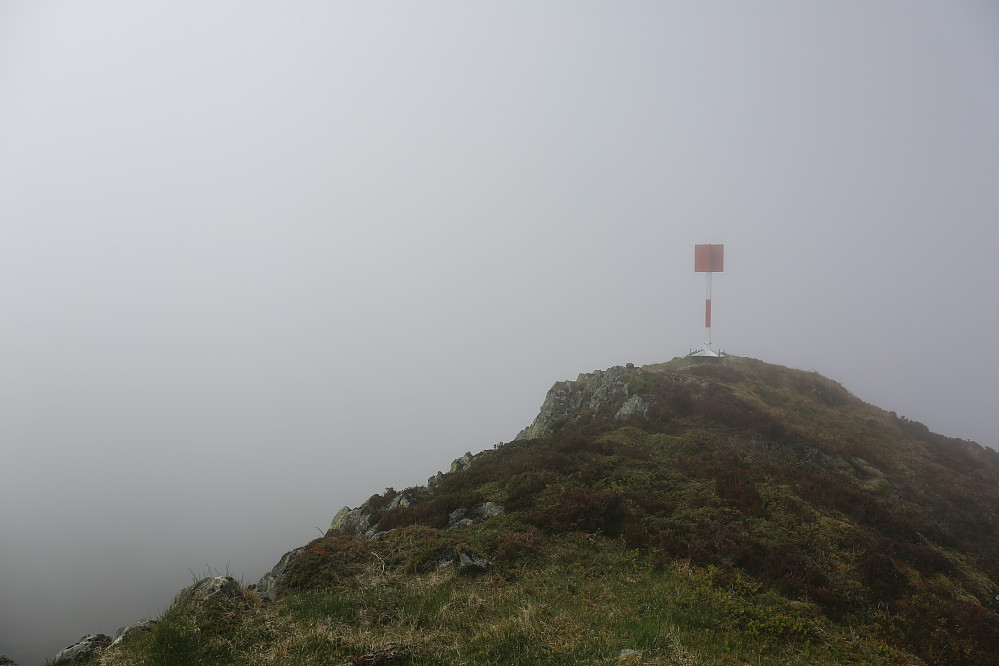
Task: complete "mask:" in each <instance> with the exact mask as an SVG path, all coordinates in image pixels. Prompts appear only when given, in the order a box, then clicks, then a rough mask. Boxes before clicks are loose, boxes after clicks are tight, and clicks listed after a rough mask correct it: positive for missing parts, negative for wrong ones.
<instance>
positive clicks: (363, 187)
mask: <svg viewBox="0 0 999 666" xmlns="http://www.w3.org/2000/svg"><path fill="white" fill-rule="evenodd" d="M997 31H999V12H997V10H996V8H995V7H994V6H993V5H992V4H991V3H986V2H958V3H948V5H947V6H946V7H944V6H940V5H937V4H933V3H925V2H916V3H909V4H908V5H906V6H905V7H904V8H902V7H898V6H894V5H887V4H884V5H871V4H870V3H861V2H847V3H836V4H829V5H828V6H820V7H816V6H807V7H806V6H801V5H798V4H794V3H784V2H763V3H752V4H749V5H747V4H744V3H721V4H714V5H711V6H703V7H702V6H697V7H694V6H687V5H683V4H679V3H676V4H671V3H627V4H623V5H622V4H613V5H612V4H599V3H578V2H573V3H569V2H551V3H542V4H540V5H539V4H538V3H527V2H505V3H495V4H474V5H469V3H463V2H439V3H431V4H422V3H421V4H419V5H416V4H404V3H388V4H384V3H382V4H377V5H373V4H371V3H336V4H329V3H320V2H304V1H303V2H290V3H281V4H280V5H277V4H275V5H259V4H252V5H248V4H247V3H237V2H213V3H201V2H198V3H193V2H179V3H155V4H154V3H141V4H136V3H127V2H116V1H112V0H93V1H85V2H77V3H72V4H66V3H61V4H59V5H55V4H48V3H45V4H42V3H32V2H18V1H13V2H6V3H4V4H3V5H0V145H2V146H3V148H2V150H0V183H2V185H0V303H2V304H3V327H2V333H0V339H2V341H3V345H2V346H0V363H2V368H3V372H2V373H0V399H2V400H0V404H2V405H3V407H2V410H3V416H2V419H0V442H2V454H3V455H2V467H0V468H2V469H3V472H4V474H3V476H4V481H3V484H0V534H2V541H0V543H2V547H0V548H2V554H0V580H2V581H3V587H4V591H3V594H2V595H0V653H7V654H8V655H10V656H11V657H13V658H14V659H15V660H17V661H18V662H19V663H20V664H21V666H34V665H35V664H41V663H43V658H44V656H48V657H52V656H54V654H55V652H56V651H57V650H58V649H59V648H61V647H63V646H64V645H67V644H69V643H71V642H73V641H75V640H76V639H77V638H78V637H79V636H80V635H82V634H84V633H87V632H98V631H101V632H106V633H110V632H113V631H114V630H115V629H116V628H117V627H118V626H120V625H122V624H125V623H127V622H129V621H131V620H134V619H136V618H138V617H140V616H147V615H154V616H155V615H156V614H158V613H159V612H161V611H162V610H163V609H165V607H166V606H167V605H168V604H169V603H170V601H171V599H172V595H173V594H174V593H175V592H176V591H177V590H179V589H180V588H181V587H183V586H184V585H186V584H188V583H189V582H190V579H191V576H192V572H193V574H194V575H197V574H200V573H204V572H206V571H208V570H222V571H224V570H225V568H226V567H227V566H228V567H229V568H230V570H231V572H232V573H234V574H235V575H237V576H240V575H242V576H244V577H245V579H246V580H247V582H250V581H253V580H256V579H257V578H258V577H259V576H260V575H261V574H262V573H264V571H265V570H266V569H268V568H269V567H270V566H271V565H272V564H273V563H274V562H276V561H277V559H278V558H279V557H280V556H281V554H282V553H283V552H284V551H285V550H288V549H290V548H292V547H294V546H297V545H299V544H301V543H304V542H306V541H308V540H309V539H311V538H313V537H314V536H318V533H317V531H316V528H317V527H318V528H319V529H320V530H324V529H325V528H326V527H327V526H328V524H329V520H330V518H331V517H332V515H333V514H334V513H335V512H336V510H337V509H339V508H340V507H341V506H343V505H344V504H350V505H352V506H356V505H357V504H360V502H362V501H363V500H364V499H366V498H367V497H368V496H369V495H371V494H372V493H374V492H380V491H381V490H382V489H383V488H384V487H385V486H394V487H396V488H402V487H406V486H411V485H416V484H420V483H424V482H425V480H426V478H427V477H428V476H430V475H432V474H433V473H435V472H436V471H437V470H438V469H446V468H447V466H448V464H449V463H450V461H451V460H452V459H453V458H455V457H457V456H459V455H461V454H462V453H464V452H465V451H466V450H472V451H478V450H481V449H484V448H488V447H489V446H491V445H492V444H494V443H496V442H498V441H501V440H509V439H512V438H513V437H514V435H516V433H517V432H518V431H519V430H520V429H521V428H522V427H524V426H525V425H527V424H528V423H530V421H531V420H532V419H533V417H534V416H535V414H536V413H537V409H538V407H539V406H540V404H541V401H542V399H543V397H544V393H545V391H546V390H547V389H548V387H549V386H550V385H551V384H552V383H553V382H554V381H556V380H560V379H566V378H575V376H576V375H577V374H578V373H580V372H588V371H591V370H593V369H598V368H606V367H609V366H612V365H616V364H624V363H626V362H633V363H636V364H643V363H654V362H659V361H664V360H668V359H669V358H671V357H673V356H677V355H682V354H685V353H687V352H688V351H689V350H690V349H691V348H692V347H696V346H699V345H700V343H701V342H702V340H703V329H702V327H701V325H702V322H703V295H704V278H703V275H700V274H695V273H694V272H693V246H694V244H695V243H725V245H726V258H725V259H726V261H725V272H724V273H722V274H717V275H715V276H714V288H713V296H714V299H713V319H714V341H715V342H716V344H717V346H720V347H721V348H723V349H726V350H728V351H729V352H731V353H735V354H739V355H746V356H754V357H757V358H761V359H764V360H767V361H771V362H775V363H781V364H785V365H789V366H793V367H800V368H805V369H815V370H818V371H819V372H821V373H823V374H825V375H827V376H830V377H832V378H834V379H836V380H838V381H841V382H842V383H843V384H844V385H845V386H846V387H847V388H848V389H850V390H852V391H854V392H855V393H856V394H857V395H858V396H859V397H861V398H863V399H865V400H868V401H870V402H873V403H875V404H877V405H879V406H881V407H884V408H886V409H891V410H896V411H898V412H899V413H900V414H904V415H906V416H908V417H910V418H914V419H917V420H920V421H923V422H925V423H926V424H927V425H928V426H930V428H931V429H933V430H935V431H939V432H942V433H944V434H948V435H952V436H958V437H965V438H971V439H975V440H977V441H979V442H980V443H982V444H985V445H989V446H992V447H996V446H999V428H997V426H996V424H995V419H994V417H993V414H992V410H993V403H994V401H995V396H996V395H997V394H999V390H997V387H999V381H997V379H996V378H997V377H999V356H997V354H996V353H995V351H994V350H992V349H991V348H990V344H991V341H992V340H994V339H996V338H997V337H999V315H997V311H996V308H995V304H994V301H995V294H996V289H997V286H999V269H997V268H996V266H997V263H996V261H995V260H994V257H995V256H996V254H997V251H999V233H997V232H996V231H995V223H996V221H997V220H999V190H997V188H996V187H995V174H996V173H999V129H997V125H996V123H995V118H997V117H999V42H997V41H996V40H995V39H994V36H995V35H996V34H997Z"/></svg>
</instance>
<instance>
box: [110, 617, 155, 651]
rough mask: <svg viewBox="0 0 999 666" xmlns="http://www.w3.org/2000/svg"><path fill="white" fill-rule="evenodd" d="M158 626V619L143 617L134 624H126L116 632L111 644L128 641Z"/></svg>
mask: <svg viewBox="0 0 999 666" xmlns="http://www.w3.org/2000/svg"><path fill="white" fill-rule="evenodd" d="M155 626H156V620H149V619H142V620H137V621H135V622H133V623H132V624H129V625H126V626H124V627H122V628H121V629H119V630H118V631H116V632H115V633H114V638H112V639H111V645H118V644H119V643H127V642H128V641H130V640H132V639H134V638H138V637H139V636H141V635H142V634H147V633H149V632H150V631H152V630H153V627H155Z"/></svg>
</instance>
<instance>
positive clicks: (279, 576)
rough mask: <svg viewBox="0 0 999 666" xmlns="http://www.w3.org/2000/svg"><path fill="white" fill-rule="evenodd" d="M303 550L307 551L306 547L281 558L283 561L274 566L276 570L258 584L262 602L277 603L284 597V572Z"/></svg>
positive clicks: (258, 594) (273, 569)
mask: <svg viewBox="0 0 999 666" xmlns="http://www.w3.org/2000/svg"><path fill="white" fill-rule="evenodd" d="M303 550H305V546H300V547H299V548H296V549H295V550H289V551H288V552H287V553H285V554H284V555H282V556H281V559H280V560H278V563H277V564H275V565H274V568H272V569H271V570H270V571H268V572H267V573H265V574H264V575H263V576H262V577H261V578H260V581H259V582H258V583H257V596H258V597H260V599H261V600H262V601H277V600H278V599H280V598H281V597H282V596H284V592H285V584H284V572H285V570H286V569H287V568H288V565H289V564H291V562H292V560H294V559H295V558H296V557H298V556H299V554H300V553H301V552H302V551H303Z"/></svg>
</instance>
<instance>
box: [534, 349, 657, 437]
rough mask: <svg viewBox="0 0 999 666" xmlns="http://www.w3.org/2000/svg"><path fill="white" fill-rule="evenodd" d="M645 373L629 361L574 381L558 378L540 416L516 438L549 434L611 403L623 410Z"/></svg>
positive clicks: (593, 414) (589, 416) (583, 375)
mask: <svg viewBox="0 0 999 666" xmlns="http://www.w3.org/2000/svg"><path fill="white" fill-rule="evenodd" d="M641 373H642V369H641V368H636V367H635V366H634V365H632V364H630V363H629V364H628V365H627V366H620V365H616V366H614V367H613V368H609V369H607V370H596V371H594V372H591V373H584V374H581V375H579V377H577V378H576V381H574V382H573V381H562V382H555V384H554V386H552V387H551V389H549V390H548V394H547V395H546V396H545V402H544V404H542V405H541V411H540V412H539V413H538V416H537V418H535V419H534V422H533V423H531V425H529V426H528V427H526V428H524V429H523V430H521V431H520V433H519V434H518V435H517V437H516V439H535V438H538V437H548V436H549V435H551V434H552V433H553V432H555V431H556V430H557V429H558V428H559V427H562V426H564V425H569V424H571V423H576V422H578V421H580V420H582V419H585V418H592V417H593V416H595V415H597V414H599V413H600V412H601V411H602V410H604V409H606V408H607V407H609V406H610V407H614V406H617V409H616V410H615V412H616V413H620V410H621V408H622V407H623V404H624V403H625V402H626V401H627V399H628V398H629V397H631V384H630V380H632V379H633V378H635V377H636V376H637V375H640V374H641ZM639 404H640V403H638V402H635V403H633V404H632V407H631V409H636V408H637V407H638V405H639ZM647 406H648V405H644V406H643V407H642V408H641V409H642V410H644V409H645V407H647ZM632 413H633V412H632ZM625 415H627V412H626V414H625ZM622 418H623V416H622Z"/></svg>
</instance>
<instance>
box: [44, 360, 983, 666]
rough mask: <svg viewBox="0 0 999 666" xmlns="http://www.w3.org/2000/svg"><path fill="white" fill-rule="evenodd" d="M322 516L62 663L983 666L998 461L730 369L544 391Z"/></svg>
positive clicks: (970, 446) (915, 425)
mask: <svg viewBox="0 0 999 666" xmlns="http://www.w3.org/2000/svg"><path fill="white" fill-rule="evenodd" d="M525 420H526V419H525ZM331 513H333V514H334V515H333V516H332V521H331V524H330V528H329V530H328V531H327V532H326V533H325V534H324V535H323V536H322V537H320V538H318V539H315V540H314V541H312V542H310V543H308V544H306V545H304V546H299V547H297V548H294V549H292V550H289V551H288V553H286V554H285V555H284V556H283V557H282V558H281V560H280V561H279V562H278V563H277V564H276V565H275V566H274V568H273V569H272V570H271V571H269V572H268V573H267V574H265V575H264V577H263V578H261V580H260V581H259V582H258V583H257V584H255V585H250V586H246V587H244V586H243V585H241V584H239V583H238V582H237V581H234V580H232V579H231V578H227V577H224V576H219V577H215V578H208V579H205V580H202V581H198V582H196V583H195V584H194V585H192V586H190V587H188V588H186V589H185V590H183V591H181V593H180V594H178V595H177V598H176V600H175V601H174V603H173V605H172V606H171V607H170V608H169V610H167V611H166V612H165V613H164V614H163V616H162V617H161V618H159V619H158V620H157V621H155V622H152V621H150V622H148V623H146V624H144V625H143V626H142V627H141V629H140V628H137V629H135V630H134V631H132V632H130V633H129V634H128V635H129V639H128V640H121V641H118V640H113V639H111V638H109V637H107V636H101V635H94V636H89V637H85V638H84V640H83V641H81V642H80V643H79V644H77V645H76V646H71V647H70V648H67V650H69V651H70V652H66V655H65V656H66V658H67V659H68V658H69V657H70V653H72V660H73V661H72V663H94V664H97V663H100V664H129V665H135V666H146V665H148V666H152V665H153V664H195V663H196V664H208V665H212V664H220V665H221V664H261V665H263V664H389V663H391V664H407V663H409V664H424V663H433V664H535V663H540V664H741V663H753V664H772V665H777V664H858V663H863V664H961V665H964V664H982V665H984V664H990V665H992V664H995V663H997V662H996V657H995V655H996V654H999V454H997V453H996V452H995V451H994V450H992V449H990V448H986V447H983V446H981V445H979V444H977V443H975V442H970V441H964V440H959V439H954V438H949V437H946V436H943V435H939V434H936V433H933V432H930V430H929V429H928V428H926V427H925V426H924V425H922V424H921V423H919V422H917V421H914V420H910V419H907V418H905V417H902V416H898V415H896V414H894V413H891V412H886V411H884V410H882V409H879V408H877V407H875V406H873V405H869V404H867V403H864V402H863V401H861V400H859V399H857V398H856V397H855V396H854V395H852V394H851V393H850V392H849V391H848V390H847V389H846V388H844V387H843V386H841V385H840V384H838V383H837V382H834V381H832V380H830V379H827V378H825V377H823V376H821V375H819V374H817V373H814V372H802V371H798V370H793V369H789V368H785V367H781V366H778V365H773V364H769V363H765V362H762V361H757V360H753V359H748V358H739V357H734V356H727V357H724V358H697V359H694V358H689V357H683V358H677V359H674V360H672V361H670V362H668V363H662V364H656V365H648V366H642V367H636V366H633V365H630V364H629V365H625V366H617V367H613V368H609V369H607V370H600V371H595V372H591V373H585V374H581V375H579V376H578V377H577V378H576V379H575V380H573V381H560V382H556V383H555V385H554V386H552V388H551V390H549V391H548V394H547V396H546V397H545V399H544V402H543V404H542V407H541V409H540V411H539V413H538V415H537V417H536V418H534V420H533V421H532V422H531V424H530V425H528V426H527V427H526V428H525V429H524V430H522V431H521V432H520V433H519V434H518V435H517V437H516V438H515V439H513V440H511V441H510V442H507V443H504V444H499V445H496V446H494V447H492V448H489V449H486V450H483V451H480V452H479V453H475V454H473V453H471V451H469V452H467V453H465V454H464V455H462V456H460V457H458V458H456V459H455V460H454V461H453V462H452V463H451V465H450V466H449V468H448V470H447V471H441V472H439V473H437V474H435V475H434V476H433V477H431V478H430V479H428V481H427V483H426V484H425V485H415V486H412V487H410V488H406V489H404V490H400V491H397V490H394V489H392V488H389V489H386V490H385V492H382V493H376V494H374V495H372V496H370V497H369V498H368V499H366V500H364V501H362V502H359V503H358V504H357V505H356V506H354V507H349V506H348V507H343V508H342V509H340V510H339V511H336V512H332V511H331ZM64 652H65V651H64ZM59 658H60V659H62V658H63V656H62V653H61V654H60V657H59Z"/></svg>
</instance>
